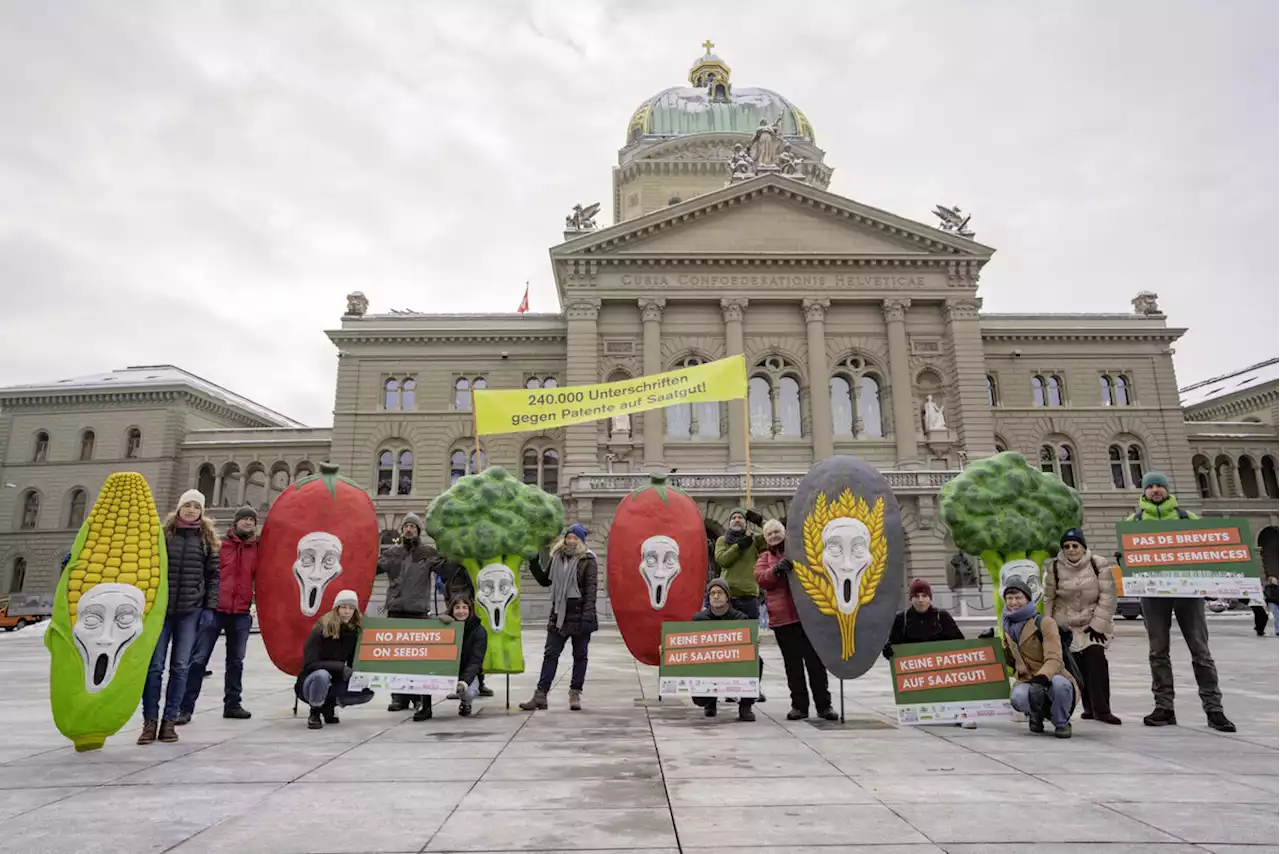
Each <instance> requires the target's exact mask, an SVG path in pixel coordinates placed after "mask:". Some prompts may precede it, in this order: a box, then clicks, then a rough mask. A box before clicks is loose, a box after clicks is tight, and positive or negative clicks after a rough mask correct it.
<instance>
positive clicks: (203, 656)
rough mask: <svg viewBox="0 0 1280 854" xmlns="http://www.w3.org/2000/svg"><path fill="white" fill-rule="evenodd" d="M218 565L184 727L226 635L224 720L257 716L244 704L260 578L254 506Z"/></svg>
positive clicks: (226, 542)
mask: <svg viewBox="0 0 1280 854" xmlns="http://www.w3.org/2000/svg"><path fill="white" fill-rule="evenodd" d="M218 567H219V572H220V581H221V585H220V586H219V588H218V607H217V609H216V610H215V611H214V612H213V617H212V619H211V620H208V621H207V622H202V623H201V624H200V626H199V628H198V630H197V633H196V646H195V649H194V650H193V651H192V653H191V667H190V669H189V670H188V671H187V691H186V694H185V695H184V696H183V698H182V706H181V708H180V709H179V711H178V719H177V721H175V723H177V724H179V725H182V724H185V723H188V722H190V720H191V714H192V713H193V712H194V711H195V709H196V700H197V699H199V697H200V688H201V686H202V685H203V684H204V673H205V668H206V666H207V665H208V664H209V657H210V656H211V655H213V647H214V646H215V645H216V644H217V642H218V636H219V635H221V634H222V633H223V632H226V635H227V678H226V680H225V681H224V683H223V689H222V716H223V717H224V718H234V719H237V720H245V719H248V718H250V717H252V715H251V714H250V713H249V710H248V709H246V708H245V707H244V706H242V705H240V692H241V690H242V681H241V680H242V677H243V675H244V651H245V648H246V647H247V646H248V645H249V630H250V629H251V628H252V627H253V615H252V614H251V613H250V612H249V607H250V606H251V605H252V604H253V585H254V580H255V579H256V578H257V575H258V514H257V513H256V512H255V511H254V509H253V508H252V507H241V508H240V509H239V510H237V511H236V518H235V522H234V523H232V525H231V528H230V529H229V530H228V531H227V535H226V536H225V537H223V539H222V545H221V547H220V548H219V549H218Z"/></svg>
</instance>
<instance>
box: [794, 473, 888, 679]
mask: <svg viewBox="0 0 1280 854" xmlns="http://www.w3.org/2000/svg"><path fill="white" fill-rule="evenodd" d="M842 517H843V518H850V519H857V520H858V521H859V522H861V523H862V524H864V525H866V526H867V530H868V531H869V532H870V534H871V543H870V549H871V566H869V567H868V568H867V571H866V572H865V573H864V574H863V576H862V581H861V582H860V583H859V585H858V602H857V605H856V606H855V607H854V610H853V613H851V614H844V613H841V612H840V609H839V608H838V607H837V606H836V596H835V587H834V585H833V584H832V582H831V579H830V578H829V577H828V575H827V572H826V569H825V568H824V567H823V566H822V552H823V545H822V530H823V528H825V527H826V526H827V523H828V522H830V521H831V520H832V519H839V518H842ZM803 535H804V551H805V559H806V560H807V564H806V563H800V562H799V561H793V564H794V566H795V568H796V578H798V579H799V580H800V587H801V589H803V590H804V592H805V594H806V595H807V596H808V597H809V598H810V599H811V600H813V604H814V605H816V606H817V608H818V611H819V612H821V613H822V614H825V615H826V616H829V617H835V618H836V622H837V623H838V624H839V626H840V658H841V660H843V661H847V660H848V659H850V658H852V657H853V653H854V649H855V648H854V630H855V628H856V626H857V618H858V608H861V607H862V606H863V605H867V604H870V602H871V601H872V600H873V599H875V598H876V591H877V590H878V588H879V586H880V580H881V579H882V578H884V570H885V565H886V564H887V563H888V557H889V546H888V542H887V540H886V539H885V535H884V499H883V498H877V499H876V503H875V506H874V507H868V506H867V502H866V501H865V500H864V499H862V498H855V497H854V495H853V492H852V491H851V490H848V489H846V490H844V492H842V493H841V494H840V496H839V498H837V499H836V501H835V502H834V503H830V504H829V503H828V502H827V496H826V495H825V494H824V493H821V492H820V493H818V498H817V500H815V501H814V503H813V511H812V512H811V513H810V514H809V515H808V516H806V517H805V520H804V528H803Z"/></svg>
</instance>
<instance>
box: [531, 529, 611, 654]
mask: <svg viewBox="0 0 1280 854" xmlns="http://www.w3.org/2000/svg"><path fill="white" fill-rule="evenodd" d="M544 566H545V567H546V568H545V569H543V567H544ZM529 572H531V573H533V578H534V580H535V581H537V582H538V583H539V584H541V585H542V586H543V587H550V586H551V556H550V554H548V553H547V552H543V553H542V555H540V556H536V557H534V558H533V559H532V560H530V561H529ZM599 576H600V570H599V568H598V566H597V563H596V554H595V552H593V551H591V550H590V549H588V550H587V551H586V552H585V553H584V554H583V555H582V556H581V557H579V558H578V593H579V596H578V597H577V598H576V599H570V600H569V602H568V604H567V605H566V606H565V615H564V625H563V626H557V625H556V623H557V622H559V620H558V619H557V618H558V616H559V615H558V614H556V612H555V607H554V606H552V610H551V615H550V616H549V617H547V631H549V632H555V633H556V634H558V635H563V636H564V637H569V636H570V635H579V634H590V633H591V632H594V631H595V630H596V629H598V628H600V621H599V619H597V617H596V588H597V585H598V584H599V580H600V579H599Z"/></svg>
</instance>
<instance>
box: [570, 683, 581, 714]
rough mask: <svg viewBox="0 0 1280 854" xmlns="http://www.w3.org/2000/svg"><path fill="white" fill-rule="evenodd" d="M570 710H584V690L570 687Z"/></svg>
mask: <svg viewBox="0 0 1280 854" xmlns="http://www.w3.org/2000/svg"><path fill="white" fill-rule="evenodd" d="M569 710H570V711H572V712H580V711H582V692H581V691H575V690H574V689H573V688H570V689H569Z"/></svg>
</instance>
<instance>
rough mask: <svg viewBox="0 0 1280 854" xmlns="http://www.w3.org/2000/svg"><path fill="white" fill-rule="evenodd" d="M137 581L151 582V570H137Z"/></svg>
mask: <svg viewBox="0 0 1280 854" xmlns="http://www.w3.org/2000/svg"><path fill="white" fill-rule="evenodd" d="M138 580H139V581H150V580H151V570H149V569H139V570H138Z"/></svg>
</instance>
